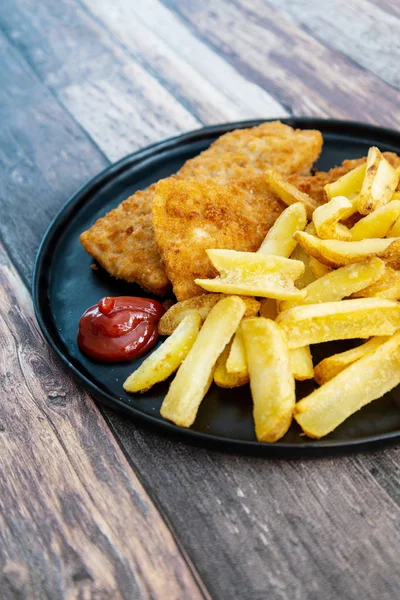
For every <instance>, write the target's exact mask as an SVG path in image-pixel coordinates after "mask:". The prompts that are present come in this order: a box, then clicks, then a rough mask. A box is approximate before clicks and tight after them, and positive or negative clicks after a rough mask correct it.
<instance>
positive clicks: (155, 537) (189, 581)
mask: <svg viewBox="0 0 400 600" xmlns="http://www.w3.org/2000/svg"><path fill="white" fill-rule="evenodd" d="M0 348H1V349H0V354H1V365H2V374H1V384H0V385H1V398H2V401H1V406H0V467H1V468H0V489H1V494H0V541H1V543H0V590H1V598H2V600H9V599H10V600H15V598H37V599H40V600H45V599H49V600H56V599H59V598H60V599H64V598H82V599H83V598H113V599H114V598H116V599H119V598H124V599H127V600H128V599H129V600H130V599H131V598H135V599H136V598H138V599H150V598H157V599H158V598H159V599H160V600H161V599H164V598H175V599H180V598H196V599H200V598H204V597H206V595H207V593H206V592H205V590H201V588H200V587H199V581H198V580H197V578H196V576H195V575H194V573H193V571H192V569H191V568H190V567H189V565H188V562H187V560H186V559H185V558H184V556H183V555H182V553H181V551H180V550H179V548H178V547H177V545H176V543H175V540H174V538H173V536H172V534H171V532H170V530H169V529H168V528H167V526H166V524H165V523H164V521H163V520H162V518H161V517H160V515H159V514H158V512H157V510H156V508H155V507H154V505H153V504H152V502H151V500H150V499H149V498H148V496H147V494H146V492H145V491H144V489H143V487H142V485H141V483H140V482H139V480H138V479H137V477H136V476H135V475H134V473H133V472H132V470H131V469H130V468H129V465H128V463H127V461H126V459H125V457H124V456H123V454H122V452H121V451H120V449H119V447H118V445H117V444H116V442H115V440H114V439H113V438H112V437H111V436H110V432H109V430H108V429H107V428H106V427H105V423H104V421H103V419H102V417H101V416H100V415H99V413H98V411H97V410H96V408H95V406H94V404H93V402H92V401H91V400H90V398H89V397H88V396H87V395H86V394H85V393H84V392H83V391H82V390H81V389H79V388H78V387H77V386H75V385H74V384H73V382H72V380H71V379H70V378H69V377H66V376H65V374H64V373H63V371H62V369H61V368H60V364H59V362H58V361H57V360H55V357H54V355H53V353H52V352H51V351H50V349H49V348H48V347H47V346H46V345H45V344H44V340H43V338H42V336H41V334H40V333H39V331H38V328H37V325H36V321H35V318H34V316H33V310H32V305H31V300H30V297H29V294H28V292H27V290H26V288H25V287H24V286H23V284H22V282H21V280H20V279H19V277H18V276H17V274H16V273H15V271H14V270H13V268H12V267H11V265H10V263H9V261H8V259H7V258H6V256H5V253H4V250H3V248H2V247H1V246H0Z"/></svg>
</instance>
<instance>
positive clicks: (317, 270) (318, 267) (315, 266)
mask: <svg viewBox="0 0 400 600" xmlns="http://www.w3.org/2000/svg"><path fill="white" fill-rule="evenodd" d="M309 265H310V270H311V273H312V274H313V276H314V281H315V280H316V279H320V277H324V276H325V275H327V274H328V273H330V272H331V271H332V267H328V265H324V263H322V262H319V260H317V259H316V258H313V257H312V256H310V257H309Z"/></svg>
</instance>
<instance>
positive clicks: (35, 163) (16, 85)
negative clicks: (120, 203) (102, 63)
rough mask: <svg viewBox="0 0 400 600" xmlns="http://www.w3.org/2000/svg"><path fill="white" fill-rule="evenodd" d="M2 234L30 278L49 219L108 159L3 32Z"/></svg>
mask: <svg viewBox="0 0 400 600" xmlns="http://www.w3.org/2000/svg"><path fill="white" fill-rule="evenodd" d="M0 56H1V60H0V82H1V85H0V123H1V127H0V198H1V218H0V235H1V237H2V239H3V240H4V241H5V243H6V245H7V248H8V250H9V252H10V255H11V256H12V257H13V260H15V262H16V264H17V265H18V269H19V270H20V272H21V273H22V274H23V276H24V278H25V281H27V280H28V279H30V275H31V268H32V259H33V257H34V254H35V251H36V248H37V246H38V243H39V241H40V238H41V236H42V235H43V233H44V231H45V228H46V227H47V225H48V223H49V221H50V219H51V218H52V217H53V216H54V215H55V214H56V212H57V211H58V209H59V208H60V206H61V205H62V204H63V203H64V202H65V201H66V200H67V198H68V197H69V195H71V194H72V193H73V192H74V191H75V190H76V189H77V188H78V187H79V186H80V185H82V183H84V182H85V181H86V180H87V179H89V178H90V177H93V176H94V175H95V174H96V173H97V172H99V171H101V170H102V169H103V168H104V167H105V166H106V165H107V164H108V161H107V159H106V158H105V157H104V155H103V154H102V153H101V152H100V151H99V150H98V148H96V147H95V146H94V144H93V143H92V142H91V141H90V139H89V137H88V136H87V134H86V133H85V132H83V131H82V130H81V128H80V127H79V126H78V125H77V124H76V122H75V121H74V120H73V119H72V118H71V117H70V116H69V115H68V114H66V113H65V111H64V109H63V108H62V107H61V106H60V105H59V104H58V103H57V101H56V100H55V99H54V97H53V96H52V94H51V93H50V92H49V91H48V90H47V89H46V88H45V87H44V86H43V84H42V83H41V82H40V81H39V80H38V78H37V77H36V75H35V74H34V73H32V71H31V70H30V69H29V67H28V66H27V65H26V63H25V62H24V60H22V59H21V57H20V56H19V54H18V52H17V51H16V50H15V49H14V48H13V47H12V46H11V44H10V43H9V42H8V41H7V40H6V39H5V38H4V36H3V35H1V34H0Z"/></svg>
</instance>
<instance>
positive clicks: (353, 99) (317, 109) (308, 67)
mask: <svg viewBox="0 0 400 600" xmlns="http://www.w3.org/2000/svg"><path fill="white" fill-rule="evenodd" d="M163 3H164V4H165V5H166V6H169V7H170V8H171V9H174V10H175V12H176V14H178V15H179V16H180V17H181V19H183V20H184V22H185V23H187V24H188V26H190V27H191V30H192V31H193V33H194V34H195V35H197V36H199V37H202V38H203V39H204V40H206V41H207V42H208V43H209V44H210V46H211V47H213V48H214V49H215V50H217V51H218V52H219V53H220V54H221V55H222V56H223V57H225V58H226V60H229V61H230V62H231V64H232V65H233V66H235V67H236V69H237V70H238V71H240V72H241V73H242V74H243V75H245V76H246V77H248V78H249V79H250V80H251V81H253V82H255V83H257V84H258V85H260V86H262V87H264V88H265V89H267V90H268V91H269V92H270V93H272V94H273V95H274V97H275V98H277V99H278V100H279V101H280V102H282V103H284V104H285V106H289V107H290V109H291V110H292V112H294V113H295V114H313V115H321V116H330V117H342V118H343V117H347V118H353V119H356V120H360V119H364V120H366V121H370V122H373V123H378V124H381V125H388V126H392V127H397V126H398V125H399V124H400V113H399V111H398V105H399V101H400V92H398V91H397V90H395V89H393V88H392V87H391V86H389V85H387V84H385V83H384V82H383V81H381V80H380V79H378V78H377V77H375V76H374V75H373V74H372V73H370V72H367V71H365V70H364V69H362V68H360V67H358V66H357V65H355V64H354V62H353V61H352V60H350V59H348V58H346V57H345V56H343V55H342V54H340V53H338V52H335V51H333V50H330V49H329V48H327V47H326V46H324V45H322V44H321V43H320V42H318V41H317V40H315V39H314V38H313V37H311V36H310V35H309V34H307V33H306V32H305V31H304V30H303V29H302V28H301V27H299V26H297V25H296V24H295V23H293V21H292V20H290V18H288V16H287V15H285V13H283V12H282V11H279V10H277V9H274V8H271V6H269V5H268V4H267V3H266V2H264V0H252V1H251V2H250V0H235V2H229V1H228V0H220V1H219V2H213V1H212V0H204V1H203V2H196V3H192V2H191V1H190V0H163Z"/></svg>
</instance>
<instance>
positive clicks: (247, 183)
mask: <svg viewBox="0 0 400 600" xmlns="http://www.w3.org/2000/svg"><path fill="white" fill-rule="evenodd" d="M321 147H322V135H321V133H320V132H319V131H307V130H295V129H292V128H291V127H289V126H288V125H283V124H282V123H280V122H270V123H263V124H262V125H259V126H257V127H252V128H250V129H240V130H237V131H233V132H230V133H227V134H225V135H223V136H221V137H220V138H219V139H218V140H217V141H216V142H214V143H213V144H212V145H211V146H210V148H208V149H207V150H205V151H204V152H202V153H201V154H200V155H199V156H196V157H195V158H194V159H191V160H189V161H187V163H186V164H185V165H184V166H183V167H182V168H181V170H180V171H179V174H178V176H179V177H180V178H187V179H196V180H203V179H214V180H216V181H220V182H221V183H227V182H230V181H232V180H233V179H236V178H240V179H243V178H244V181H243V186H244V187H245V188H247V190H248V193H251V189H252V188H253V187H254V186H256V187H257V178H261V180H262V181H263V185H265V181H264V175H263V173H264V170H265V169H266V168H274V169H277V170H279V172H281V173H282V174H284V175H289V174H291V173H304V174H307V173H308V172H309V170H310V168H311V167H312V165H313V163H314V162H315V161H316V160H317V158H318V156H319V154H320V152H321ZM253 179H255V180H256V181H255V183H254V184H253V183H252V180H253ZM258 185H259V184H258ZM268 193H269V195H270V196H271V195H272V193H271V191H270V190H268ZM154 195H155V185H152V186H150V187H149V188H148V189H147V190H144V191H139V192H136V193H135V194H134V195H133V196H131V197H130V198H128V199H127V200H125V201H124V202H123V203H122V204H120V205H119V206H118V207H117V208H116V209H115V210H113V211H111V212H109V213H108V214H107V215H106V216H105V217H103V218H102V219H100V220H99V221H97V222H96V223H95V224H94V225H93V226H92V227H91V228H90V229H88V230H87V231H86V232H84V233H83V234H82V236H81V241H82V244H83V245H84V247H85V249H86V250H87V252H88V253H89V254H91V255H92V256H93V257H94V258H95V259H96V260H97V261H98V262H99V264H100V265H101V266H102V267H103V268H104V269H106V270H107V271H108V272H109V273H110V274H111V275H113V276H114V277H118V278H121V279H125V280H126V281H132V282H133V281H135V282H137V283H138V284H139V285H141V286H142V287H143V288H144V289H147V290H149V291H151V292H153V293H154V294H157V295H163V294H164V293H165V292H166V291H167V290H168V289H169V287H170V284H169V281H168V277H167V274H166V272H165V269H164V266H163V264H162V262H161V258H160V255H159V251H158V248H157V245H156V240H155V235H154V228H153V220H152V211H151V209H152V203H153V199H154ZM263 198H265V194H263ZM276 203H277V199H276V198H275V205H276ZM270 209H271V211H272V213H273V214H274V210H275V209H274V208H273V207H272V206H271V207H270ZM228 210H229V206H228ZM277 214H279V212H278V213H277ZM277 214H276V215H275V217H276V216H277ZM272 222H273V219H272ZM165 225H167V223H166V224H165ZM184 226H185V223H182V227H183V228H184ZM266 231H267V229H266V230H265V231H264V233H263V235H261V237H260V243H261V240H262V238H263V237H264V235H265V233H266ZM245 249H246V250H248V248H245Z"/></svg>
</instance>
